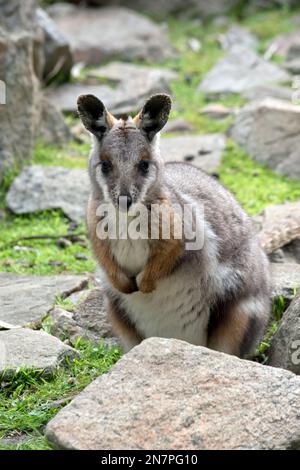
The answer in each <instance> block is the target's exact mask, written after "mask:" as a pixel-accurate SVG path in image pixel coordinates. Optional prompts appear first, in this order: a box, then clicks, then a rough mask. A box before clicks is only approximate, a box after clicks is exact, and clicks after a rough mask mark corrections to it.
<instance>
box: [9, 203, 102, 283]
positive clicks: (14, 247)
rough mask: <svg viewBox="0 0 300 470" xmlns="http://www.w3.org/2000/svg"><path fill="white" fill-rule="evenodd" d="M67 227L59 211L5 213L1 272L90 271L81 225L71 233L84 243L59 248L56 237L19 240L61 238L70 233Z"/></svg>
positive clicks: (87, 249)
mask: <svg viewBox="0 0 300 470" xmlns="http://www.w3.org/2000/svg"><path fill="white" fill-rule="evenodd" d="M69 227H70V224H69V221H68V219H67V218H66V217H64V216H63V214H62V213H61V212H60V211H58V210H57V211H46V212H40V213H38V214H29V215H23V216H13V215H10V216H8V217H7V220H6V221H5V222H3V223H2V227H1V232H0V271H6V272H14V273H18V274H25V273H26V274H38V275H49V274H59V273H63V272H64V273H69V272H70V273H84V272H91V271H93V270H94V268H95V262H94V260H93V256H92V254H91V251H90V249H89V244H88V241H87V239H86V235H85V226H84V225H83V224H82V225H80V226H79V227H78V228H77V229H76V230H74V231H72V235H76V234H79V235H80V238H81V239H82V240H83V241H84V243H85V244H86V246H82V245H81V244H79V243H77V242H74V243H71V245H70V246H69V247H67V248H59V246H58V245H57V240H51V239H45V240H43V239H37V240H28V241H18V240H19V239H20V238H23V237H32V236H53V237H57V236H61V238H63V236H64V235H67V234H68V233H70V232H69ZM82 257H84V259H82Z"/></svg>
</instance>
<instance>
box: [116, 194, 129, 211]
mask: <svg viewBox="0 0 300 470" xmlns="http://www.w3.org/2000/svg"><path fill="white" fill-rule="evenodd" d="M131 204H132V197H131V196H130V194H122V195H120V197H119V206H120V207H121V209H123V210H125V209H127V210H129V208H130V206H131Z"/></svg>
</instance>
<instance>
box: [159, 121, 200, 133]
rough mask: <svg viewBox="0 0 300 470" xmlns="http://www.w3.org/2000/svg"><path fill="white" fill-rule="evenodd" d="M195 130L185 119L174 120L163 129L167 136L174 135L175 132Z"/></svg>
mask: <svg viewBox="0 0 300 470" xmlns="http://www.w3.org/2000/svg"><path fill="white" fill-rule="evenodd" d="M193 130H194V128H193V126H192V125H191V124H189V123H188V122H187V121H185V120H184V119H174V120H172V121H168V122H167V124H166V125H165V127H164V128H163V132H164V133H165V134H172V133H175V132H180V133H182V132H191V131H193Z"/></svg>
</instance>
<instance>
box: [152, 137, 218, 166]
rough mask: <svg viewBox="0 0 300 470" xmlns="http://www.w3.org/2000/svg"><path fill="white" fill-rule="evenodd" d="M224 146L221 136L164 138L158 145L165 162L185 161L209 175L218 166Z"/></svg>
mask: <svg viewBox="0 0 300 470" xmlns="http://www.w3.org/2000/svg"><path fill="white" fill-rule="evenodd" d="M225 146H226V139H225V137H224V136H223V135H221V134H210V135H202V136H178V137H166V138H163V139H161V143H160V147H161V154H162V156H163V157H164V160H165V161H166V162H172V161H177V162H178V161H186V162H189V163H192V164H193V165H195V166H197V167H199V168H201V169H202V170H204V171H206V172H209V173H210V172H214V171H215V170H217V168H218V166H219V165H220V163H221V159H222V152H223V150H224V149H225Z"/></svg>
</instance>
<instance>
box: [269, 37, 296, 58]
mask: <svg viewBox="0 0 300 470" xmlns="http://www.w3.org/2000/svg"><path fill="white" fill-rule="evenodd" d="M271 49H272V51H273V53H274V54H276V55H279V56H281V57H285V58H287V59H296V58H299V53H300V33H299V31H295V32H293V33H286V34H281V35H280V36H278V37H277V38H275V39H274V40H273V41H272V42H271V43H270V45H269V50H271Z"/></svg>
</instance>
